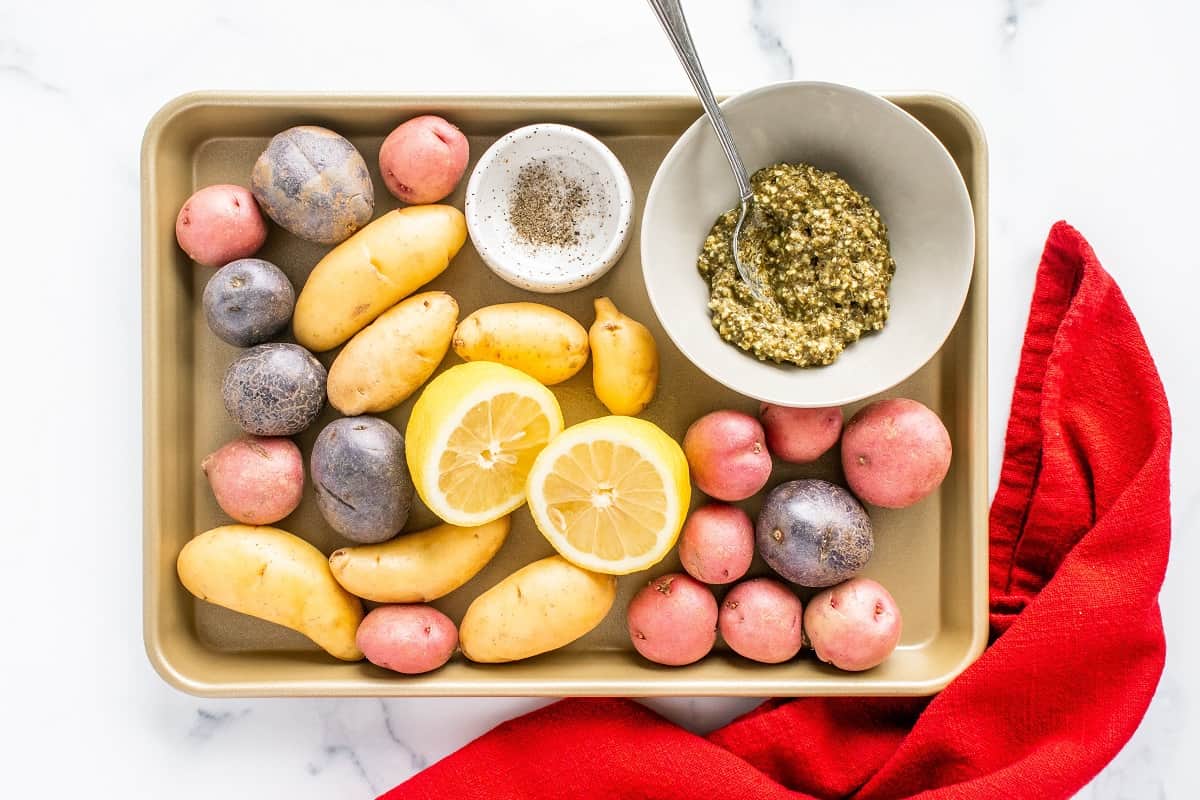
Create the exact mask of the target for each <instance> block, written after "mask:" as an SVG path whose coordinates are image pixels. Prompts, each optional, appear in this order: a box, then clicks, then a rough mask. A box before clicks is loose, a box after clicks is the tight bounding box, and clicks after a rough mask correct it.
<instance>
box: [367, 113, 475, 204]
mask: <svg viewBox="0 0 1200 800" xmlns="http://www.w3.org/2000/svg"><path fill="white" fill-rule="evenodd" d="M469 154H470V147H469V145H468V144H467V137H466V136H463V132H462V131H460V130H459V129H458V128H456V127H454V126H453V125H451V124H450V123H449V122H447V121H446V120H444V119H442V118H441V117H435V116H432V115H425V116H421V117H413V118H412V119H410V120H408V121H407V122H405V123H403V124H401V125H400V126H399V127H397V128H396V129H395V130H393V131H392V132H391V133H389V134H388V137H387V138H386V139H384V140H383V145H382V146H381V147H380V148H379V171H380V173H382V174H383V182H384V183H385V184H386V185H387V189H388V191H389V192H391V193H392V194H393V195H394V196H395V197H397V198H399V199H400V200H403V201H404V202H406V203H413V204H424V203H436V202H438V201H439V200H441V199H443V198H445V197H446V195H448V194H450V193H451V192H453V191H454V187H455V186H457V185H458V182H459V180H460V179H461V178H462V175H463V172H464V171H465V170H466V168H467V157H468V156H469Z"/></svg>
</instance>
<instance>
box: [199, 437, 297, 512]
mask: <svg viewBox="0 0 1200 800" xmlns="http://www.w3.org/2000/svg"><path fill="white" fill-rule="evenodd" d="M200 469H201V470H202V471H203V472H204V475H205V477H207V478H208V483H209V486H211V487H212V492H213V496H214V497H216V499H217V505H219V506H220V507H221V510H222V511H224V512H225V513H226V514H228V515H229V516H231V517H233V518H234V519H235V520H237V521H238V522H241V523H244V524H246V525H270V524H272V523H275V522H278V521H279V520H281V519H283V518H284V517H286V516H287V515H288V514H291V513H292V512H293V511H295V510H296V507H297V506H299V505H300V500H301V498H302V497H303V496H304V458H303V456H301V455H300V448H299V447H297V446H296V443H295V442H293V441H292V440H291V439H285V438H282V437H264V436H243V437H241V438H240V439H234V440H233V441H232V442H229V443H227V444H225V445H224V446H222V447H220V448H219V449H217V450H215V451H214V452H212V453H209V454H208V455H207V456H205V457H204V460H203V461H201V462H200Z"/></svg>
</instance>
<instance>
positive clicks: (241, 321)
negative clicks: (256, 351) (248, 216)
mask: <svg viewBox="0 0 1200 800" xmlns="http://www.w3.org/2000/svg"><path fill="white" fill-rule="evenodd" d="M203 302H204V317H205V320H206V321H207V322H208V329H209V330H211V331H212V332H213V333H214V334H215V335H216V336H217V338H218V339H220V340H221V341H223V342H225V343H226V344H231V345H233V346H234V347H253V346H254V345H256V344H262V343H263V342H265V341H267V340H268V339H270V338H271V337H273V336H275V335H276V334H277V333H279V332H280V331H282V330H283V329H284V328H286V327H287V324H288V321H290V320H291V318H292V309H293V308H294V307H295V305H296V290H295V289H293V288H292V283H291V281H289V280H288V278H287V275H284V274H283V270H281V269H280V268H279V267H277V266H275V265H274V264H272V263H271V262H270V261H264V260H262V259H261V258H239V259H238V260H237V261H231V262H229V263H228V264H226V265H225V266H223V267H221V268H220V269H219V270H217V272H216V274H214V275H213V276H212V277H211V278H209V279H208V283H207V284H205V286H204V301H203Z"/></svg>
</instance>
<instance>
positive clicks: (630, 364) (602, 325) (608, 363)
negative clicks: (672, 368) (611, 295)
mask: <svg viewBox="0 0 1200 800" xmlns="http://www.w3.org/2000/svg"><path fill="white" fill-rule="evenodd" d="M595 307H596V321H595V322H593V323H592V328H591V330H589V331H588V341H589V342H590V343H591V347H592V387H593V388H594V389H595V391H596V397H597V398H599V399H600V402H601V403H604V405H605V407H606V408H608V410H609V411H610V412H612V413H613V414H621V415H623V416H626V417H636V416H637V415H638V414H640V413H642V412H643V411H645V410H646V406H648V405H650V401H651V400H653V399H654V391H655V389H657V388H658V345H656V344H655V343H654V336H653V334H651V333H650V329H649V328H647V327H646V326H645V325H643V324H642V323H640V322H638V321H637V320H636V319H633V318H631V317H627V316H625V315H624V314H622V313H621V312H620V311H619V310H617V307H616V306H615V305H613V301H612V300H609V299H608V298H607V297H597V298H596V301H595Z"/></svg>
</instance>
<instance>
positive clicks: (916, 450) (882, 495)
mask: <svg viewBox="0 0 1200 800" xmlns="http://www.w3.org/2000/svg"><path fill="white" fill-rule="evenodd" d="M950 456H951V445H950V434H949V433H947V431H946V426H945V425H943V424H942V421H941V419H939V418H938V415H937V414H935V413H933V411H931V410H929V409H928V408H927V407H925V406H924V405H922V404H920V403H918V402H917V401H916V400H909V399H907V398H903V397H896V398H892V399H888V400H879V401H877V402H874V403H871V405H869V406H867V407H865V408H863V409H862V410H860V411H859V412H858V413H857V414H855V415H854V417H853V418H852V419H851V420H850V422H849V423H847V424H846V430H845V432H844V433H843V435H842V469H843V470H844V471H845V473H846V482H847V483H849V484H850V488H851V490H853V492H854V493H855V494H856V495H858V496H859V498H861V499H862V500H864V501H866V502H868V503H870V504H872V505H876V506H882V507H883V508H907V507H908V506H911V505H912V504H913V503H916V502H917V501H918V500H921V499H923V498H925V497H927V496H928V495H930V494H931V493H932V492H933V491H934V490H935V489H937V487H938V486H940V485H941V483H942V480H943V479H944V478H945V477H946V472H947V471H948V470H949V469H950Z"/></svg>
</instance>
